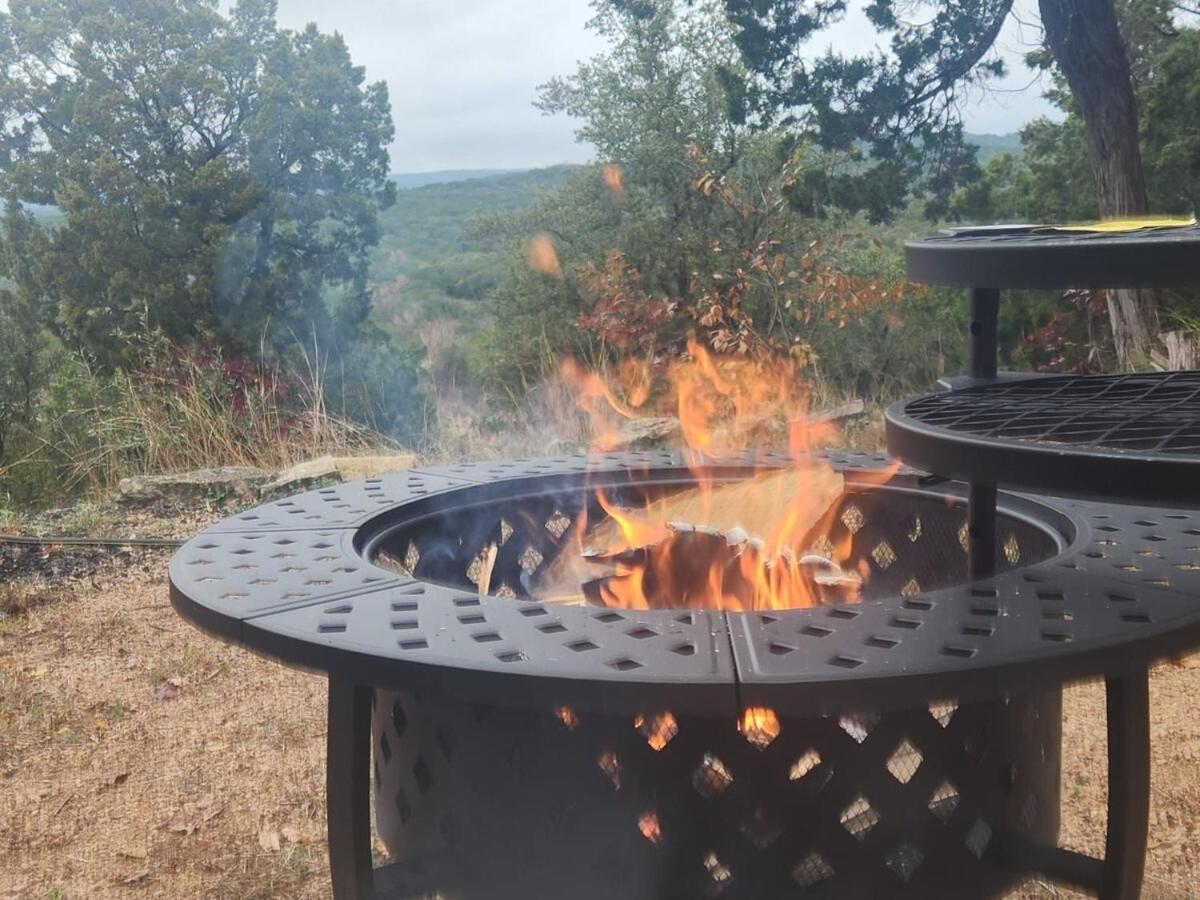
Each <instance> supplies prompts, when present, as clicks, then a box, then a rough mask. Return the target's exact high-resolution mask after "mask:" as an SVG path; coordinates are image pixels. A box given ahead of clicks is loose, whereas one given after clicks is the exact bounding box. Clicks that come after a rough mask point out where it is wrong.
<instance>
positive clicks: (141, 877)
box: [121, 869, 150, 884]
mask: <svg viewBox="0 0 1200 900" xmlns="http://www.w3.org/2000/svg"><path fill="white" fill-rule="evenodd" d="M149 877H150V870H149V869H139V870H138V871H136V872H134V873H133V874H132V875H126V876H125V877H124V878H122V879H121V884H137V883H138V882H139V881H145V880H146V879H147V878H149Z"/></svg>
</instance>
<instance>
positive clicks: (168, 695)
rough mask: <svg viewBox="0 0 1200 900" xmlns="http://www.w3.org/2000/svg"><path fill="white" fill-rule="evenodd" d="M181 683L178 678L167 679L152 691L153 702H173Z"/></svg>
mask: <svg viewBox="0 0 1200 900" xmlns="http://www.w3.org/2000/svg"><path fill="white" fill-rule="evenodd" d="M181 687H182V685H181V683H180V681H179V679H178V678H168V679H167V680H166V681H164V682H163V683H162V684H160V685H159V686H158V687H156V688H155V689H154V699H155V700H160V701H161V700H174V699H175V698H176V697H178V696H179V693H180V690H181Z"/></svg>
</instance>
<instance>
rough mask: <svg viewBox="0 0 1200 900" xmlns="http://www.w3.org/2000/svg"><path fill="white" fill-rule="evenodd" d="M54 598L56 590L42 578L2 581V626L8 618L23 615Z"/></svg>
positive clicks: (0, 607)
mask: <svg viewBox="0 0 1200 900" xmlns="http://www.w3.org/2000/svg"><path fill="white" fill-rule="evenodd" d="M53 599H54V592H53V591H52V590H51V588H50V586H49V585H48V584H45V583H44V582H42V581H40V580H23V581H12V582H5V583H0V628H3V627H4V622H5V620H6V619H7V618H12V617H17V616H23V615H25V614H26V613H28V612H29V611H30V610H32V609H35V608H37V607H39V606H41V605H43V604H45V603H49V602H50V601H51V600H53Z"/></svg>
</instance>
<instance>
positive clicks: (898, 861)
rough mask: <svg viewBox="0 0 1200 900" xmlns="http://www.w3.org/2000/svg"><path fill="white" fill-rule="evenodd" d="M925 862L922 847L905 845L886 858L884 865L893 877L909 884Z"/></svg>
mask: <svg viewBox="0 0 1200 900" xmlns="http://www.w3.org/2000/svg"><path fill="white" fill-rule="evenodd" d="M924 860H925V854H924V853H922V852H921V848H920V847H918V846H917V845H916V844H913V843H903V844H901V845H900V846H899V847H897V848H896V849H895V850H892V851H891V852H890V853H888V854H887V856H885V857H884V864H885V865H886V866H887V867H888V869H890V870H891V872H892V874H893V875H895V876H896V877H897V878H899V879H900V880H901V881H903V882H904V883H905V884H908V882H910V881H912V877H913V875H915V874H916V872H917V869H919V868H920V867H921V863H922V862H923V861H924Z"/></svg>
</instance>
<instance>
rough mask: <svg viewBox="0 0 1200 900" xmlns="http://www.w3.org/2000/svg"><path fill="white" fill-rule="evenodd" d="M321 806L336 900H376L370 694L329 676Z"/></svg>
mask: <svg viewBox="0 0 1200 900" xmlns="http://www.w3.org/2000/svg"><path fill="white" fill-rule="evenodd" d="M328 704H329V709H328V715H329V718H328V728H327V730H326V734H325V747H326V752H325V806H326V814H327V822H328V830H329V871H330V880H331V881H332V882H333V896H334V900H374V898H375V874H374V871H373V869H372V865H371V689H370V688H367V687H364V686H363V685H360V684H355V683H354V682H353V681H349V680H347V679H344V678H340V677H338V676H336V675H333V674H331V675H330V676H329V700H328Z"/></svg>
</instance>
